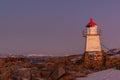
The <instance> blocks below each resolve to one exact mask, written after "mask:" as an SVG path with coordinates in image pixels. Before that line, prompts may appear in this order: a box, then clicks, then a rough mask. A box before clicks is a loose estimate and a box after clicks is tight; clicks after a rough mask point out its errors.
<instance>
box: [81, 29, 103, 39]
mask: <svg viewBox="0 0 120 80" xmlns="http://www.w3.org/2000/svg"><path fill="white" fill-rule="evenodd" d="M89 34H90V32H87V29H83V31H82V35H83V37H85V36H86V35H89ZM97 34H98V35H101V34H102V30H101V29H98V30H97Z"/></svg>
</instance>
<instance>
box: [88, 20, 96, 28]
mask: <svg viewBox="0 0 120 80" xmlns="http://www.w3.org/2000/svg"><path fill="white" fill-rule="evenodd" d="M95 25H97V24H96V23H95V22H93V19H92V18H90V21H89V23H88V24H87V25H86V27H94V26H95Z"/></svg>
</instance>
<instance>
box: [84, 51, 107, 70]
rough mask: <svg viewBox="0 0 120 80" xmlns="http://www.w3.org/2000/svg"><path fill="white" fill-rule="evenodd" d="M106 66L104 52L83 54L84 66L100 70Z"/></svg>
mask: <svg viewBox="0 0 120 80" xmlns="http://www.w3.org/2000/svg"><path fill="white" fill-rule="evenodd" d="M105 64H106V53H105V52H104V51H93V52H85V53H84V66H85V67H86V68H91V69H102V68H103V67H105Z"/></svg>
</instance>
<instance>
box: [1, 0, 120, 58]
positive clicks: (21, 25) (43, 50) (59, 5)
mask: <svg viewBox="0 0 120 80" xmlns="http://www.w3.org/2000/svg"><path fill="white" fill-rule="evenodd" d="M89 18H93V20H94V22H96V23H97V24H98V27H99V28H100V29H101V30H102V35H101V43H102V44H104V45H105V46H106V47H108V48H109V49H112V48H120V35H119V34H120V0H0V54H8V53H9V54H11V53H12V54H28V53H37V54H42V55H52V56H64V55H74V54H82V53H84V47H85V39H84V37H82V31H83V29H85V26H86V24H87V23H88V22H89ZM103 49H104V48H103Z"/></svg>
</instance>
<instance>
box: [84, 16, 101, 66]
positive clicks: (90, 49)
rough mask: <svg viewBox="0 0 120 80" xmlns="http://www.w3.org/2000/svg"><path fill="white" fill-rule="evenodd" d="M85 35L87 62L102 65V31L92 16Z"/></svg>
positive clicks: (85, 60) (85, 56) (85, 58)
mask: <svg viewBox="0 0 120 80" xmlns="http://www.w3.org/2000/svg"><path fill="white" fill-rule="evenodd" d="M83 36H84V37H85V53H84V62H85V64H87V65H92V64H99V65H102V60H103V53H102V49H101V44H100V32H99V30H98V26H97V24H96V23H95V22H93V20H92V18H90V21H89V23H88V24H87V25H86V29H85V30H84V32H83Z"/></svg>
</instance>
